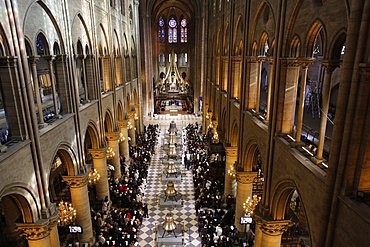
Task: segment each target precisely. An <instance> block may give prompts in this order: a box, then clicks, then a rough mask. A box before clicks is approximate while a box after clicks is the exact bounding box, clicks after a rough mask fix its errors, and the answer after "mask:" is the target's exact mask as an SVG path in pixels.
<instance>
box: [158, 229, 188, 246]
mask: <svg viewBox="0 0 370 247" xmlns="http://www.w3.org/2000/svg"><path fill="white" fill-rule="evenodd" d="M175 234H176V237H175ZM183 242H184V239H183V235H182V225H181V224H177V225H176V229H175V230H174V231H173V232H167V231H165V230H164V229H163V227H162V225H158V226H157V233H156V246H160V247H162V246H183V245H182V244H183Z"/></svg>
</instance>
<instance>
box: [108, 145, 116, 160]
mask: <svg viewBox="0 0 370 247" xmlns="http://www.w3.org/2000/svg"><path fill="white" fill-rule="evenodd" d="M114 156H116V154H115V153H114V151H113V148H111V147H108V148H107V159H108V160H110V159H113V158H114Z"/></svg>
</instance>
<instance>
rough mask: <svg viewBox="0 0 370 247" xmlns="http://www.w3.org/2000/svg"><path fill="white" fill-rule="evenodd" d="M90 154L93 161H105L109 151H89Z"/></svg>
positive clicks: (103, 149) (101, 149) (100, 149)
mask: <svg viewBox="0 0 370 247" xmlns="http://www.w3.org/2000/svg"><path fill="white" fill-rule="evenodd" d="M88 152H89V154H91V156H92V158H93V159H103V158H105V157H107V149H106V148H99V149H89V150H88Z"/></svg>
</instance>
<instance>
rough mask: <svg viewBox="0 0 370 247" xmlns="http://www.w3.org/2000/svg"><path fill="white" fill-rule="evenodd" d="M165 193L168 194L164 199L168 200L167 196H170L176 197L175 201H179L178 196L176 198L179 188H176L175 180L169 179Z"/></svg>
mask: <svg viewBox="0 0 370 247" xmlns="http://www.w3.org/2000/svg"><path fill="white" fill-rule="evenodd" d="M164 194H165V196H166V198H165V199H164V201H166V200H167V198H169V197H173V198H175V201H177V198H176V196H177V190H176V189H175V184H174V183H173V181H168V182H167V187H166V189H165V190H164Z"/></svg>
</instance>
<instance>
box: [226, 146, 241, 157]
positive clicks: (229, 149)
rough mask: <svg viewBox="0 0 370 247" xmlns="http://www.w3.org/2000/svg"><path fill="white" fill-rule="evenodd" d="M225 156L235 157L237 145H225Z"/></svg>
mask: <svg viewBox="0 0 370 247" xmlns="http://www.w3.org/2000/svg"><path fill="white" fill-rule="evenodd" d="M225 151H226V157H235V156H237V155H238V147H225Z"/></svg>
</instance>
